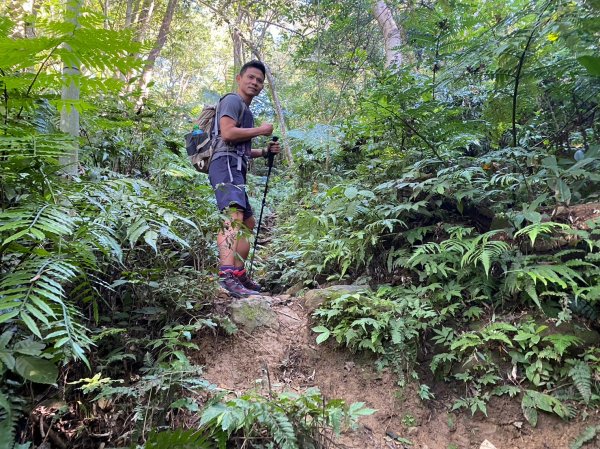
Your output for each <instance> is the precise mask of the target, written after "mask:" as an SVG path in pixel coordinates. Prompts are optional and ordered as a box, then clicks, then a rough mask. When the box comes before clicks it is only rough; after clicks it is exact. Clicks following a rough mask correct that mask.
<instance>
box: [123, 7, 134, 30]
mask: <svg viewBox="0 0 600 449" xmlns="http://www.w3.org/2000/svg"><path fill="white" fill-rule="evenodd" d="M132 21H133V0H127V8H126V9H125V28H129V27H130V26H131V22H132Z"/></svg>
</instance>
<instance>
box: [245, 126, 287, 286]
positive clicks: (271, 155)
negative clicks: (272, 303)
mask: <svg viewBox="0 0 600 449" xmlns="http://www.w3.org/2000/svg"><path fill="white" fill-rule="evenodd" d="M278 140H279V137H277V136H273V138H272V141H273V142H277V141H278ZM267 160H268V166H269V171H268V172H267V180H266V181H265V193H263V198H262V205H261V206H260V215H259V216H258V226H257V227H256V236H255V237H254V248H253V249H252V257H251V258H250V270H248V276H250V277H252V269H253V268H254V255H255V254H256V245H258V234H260V225H261V223H262V217H263V211H264V210H265V202H266V199H267V190H269V178H270V177H271V169H272V168H273V161H274V160H275V153H272V152H270V151H269V152H268V153H267Z"/></svg>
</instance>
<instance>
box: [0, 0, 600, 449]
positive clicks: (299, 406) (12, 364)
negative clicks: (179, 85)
mask: <svg viewBox="0 0 600 449" xmlns="http://www.w3.org/2000/svg"><path fill="white" fill-rule="evenodd" d="M338 3H339V2H329V1H322V2H319V4H318V5H314V4H312V3H311V4H310V5H304V6H305V7H306V8H308V10H306V11H304V10H302V9H300V8H298V11H297V12H295V13H294V14H296V16H294V14H292V12H289V14H291V15H292V16H294V17H295V19H297V21H298V23H304V24H308V23H310V24H312V25H314V23H315V20H317V19H318V21H319V23H320V24H321V22H320V21H321V20H323V23H322V25H323V26H322V31H321V32H320V33H317V34H316V35H313V34H310V35H308V34H307V36H303V38H302V39H300V38H299V37H297V36H295V35H293V36H291V37H290V36H287V37H281V42H279V41H278V40H277V39H273V41H272V42H270V45H271V46H272V47H273V49H272V52H273V56H272V58H273V60H274V61H279V60H280V59H283V58H284V57H286V58H288V59H286V61H287V62H286V63H287V66H288V70H289V71H290V72H292V71H293V73H290V74H289V79H288V80H285V81H284V80H281V83H282V86H281V95H282V99H283V101H284V103H285V102H286V101H288V104H289V109H287V110H286V111H285V113H286V117H285V119H286V122H287V126H288V127H289V128H290V130H289V132H288V135H287V139H288V141H287V143H286V145H289V147H290V148H291V154H292V155H293V160H292V161H287V162H286V161H284V160H281V161H279V162H278V166H277V167H276V168H275V170H274V179H272V181H271V182H272V183H273V184H272V185H271V187H270V191H269V203H268V208H267V209H268V210H267V215H269V217H270V223H273V226H270V229H269V230H268V231H269V239H268V240H269V243H268V244H265V245H264V246H262V245H261V246H262V247H261V248H260V252H259V253H258V254H257V261H256V264H257V272H258V273H259V275H260V276H261V277H263V278H264V280H265V283H266V285H267V286H268V287H269V289H270V290H272V291H273V292H276V293H279V292H284V291H285V290H286V289H287V288H289V287H291V286H293V285H297V286H299V287H300V288H302V289H309V288H317V287H321V286H324V285H329V284H336V283H344V284H350V283H355V284H358V285H361V286H364V290H363V292H362V293H354V294H346V295H342V296H339V297H336V298H334V299H331V300H330V301H327V302H325V303H324V304H323V305H321V307H320V308H319V309H317V310H316V311H315V312H314V314H313V320H314V327H313V330H314V331H315V338H316V340H317V342H318V343H323V342H325V341H328V340H333V341H335V342H336V343H337V344H340V345H343V346H345V347H347V348H348V349H349V350H350V351H366V352H369V353H372V354H373V355H374V360H375V363H376V365H377V367H378V368H379V369H390V370H393V372H394V373H395V374H396V375H397V378H398V387H399V388H405V387H406V386H407V385H408V384H409V383H411V382H414V383H416V384H417V385H418V388H417V390H418V394H419V396H420V398H421V399H422V400H424V401H427V400H430V399H433V398H435V395H436V391H437V390H438V389H439V388H440V385H445V384H451V385H454V386H459V390H460V391H462V392H463V393H462V394H459V395H457V397H456V398H455V400H454V402H453V403H452V404H451V406H450V408H451V410H465V411H467V412H468V413H472V414H475V413H483V414H484V415H485V414H487V407H488V404H489V401H490V400H491V399H492V398H493V397H498V396H508V397H511V398H514V400H518V401H520V404H521V407H522V411H523V414H524V416H525V418H526V419H527V421H528V422H529V423H530V424H531V425H532V426H535V425H536V423H537V421H538V418H539V414H540V412H546V413H552V414H555V415H558V416H559V417H561V418H564V419H565V420H568V419H573V418H575V417H577V418H580V419H585V418H586V416H587V415H588V414H589V413H591V412H592V411H594V410H598V407H599V406H600V333H599V331H600V318H599V317H600V221H599V219H598V217H599V216H600V120H599V119H598V117H599V113H598V105H599V104H600V55H599V54H598V48H597V43H598V38H599V36H600V4H599V3H598V1H594V0H590V1H584V0H581V1H576V2H516V3H515V4H512V3H511V4H509V5H505V4H504V3H502V5H499V3H498V2H488V3H485V4H482V5H476V4H462V3H454V2H449V3H448V2H439V4H438V3H436V4H431V5H420V6H418V5H413V6H412V7H411V8H408V9H407V10H406V11H404V12H403V14H402V17H403V19H402V24H403V27H404V30H405V35H406V38H407V42H406V43H405V47H406V48H404V50H403V51H404V52H405V56H406V58H407V61H408V62H407V63H406V64H405V65H404V66H402V67H396V68H392V69H384V68H383V64H382V59H383V55H382V51H375V50H373V48H372V47H373V43H372V42H371V41H368V42H366V41H365V42H364V48H363V47H360V45H358V44H357V46H356V48H354V49H353V50H354V51H351V49H350V50H349V49H347V48H344V46H345V45H352V44H353V43H355V41H356V42H359V43H360V42H363V38H364V36H363V37H361V35H360V34H359V35H355V33H359V32H360V30H361V29H362V28H361V27H360V26H357V24H361V23H362V22H361V21H364V20H366V19H365V14H363V13H364V11H365V8H366V6H365V3H364V2H360V1H354V2H348V3H349V6H348V10H347V11H343V10H342V9H341V7H340V5H339V4H338ZM496 3H498V4H496ZM517 3H518V4H517ZM48 8H49V11H52V8H50V7H48ZM203 11H205V10H200V11H196V13H197V14H198V15H202V14H203V13H204V12H203ZM302 14H305V15H302ZM194 17H195V16H194ZM105 19H106V15H105V14H103V13H100V12H98V11H94V10H93V8H92V7H91V6H90V8H89V9H85V10H84V13H83V14H82V15H81V17H80V20H79V22H78V24H77V26H75V25H74V24H73V23H72V22H71V21H69V20H66V19H65V18H64V17H57V15H56V14H54V15H53V13H51V12H49V13H48V15H47V16H43V15H42V14H40V17H38V18H37V19H36V20H35V21H34V22H35V27H36V30H37V34H35V35H34V36H29V37H27V38H23V37H18V36H16V34H15V33H16V30H17V28H18V27H20V26H21V25H22V24H21V23H20V22H19V21H17V20H12V19H9V18H8V17H2V18H0V91H1V92H0V96H1V98H2V104H1V106H0V118H1V122H2V123H1V124H0V186H1V189H0V379H1V383H0V448H11V449H12V448H21V449H25V448H29V447H38V446H39V445H40V444H42V442H45V441H49V442H51V444H52V445H53V447H77V448H88V447H89V448H92V447H94V448H95V447H98V445H99V444H107V445H112V446H115V447H124V446H131V447H136V445H137V446H138V447H146V448H172V447H195V448H201V447H207V448H208V447H222V448H225V447H256V448H263V447H264V448H267V447H278V448H285V449H287V448H303V449H307V448H322V447H329V446H328V445H329V444H330V441H331V439H332V437H333V436H334V435H335V434H339V433H340V432H341V431H345V430H348V429H352V428H353V427H354V426H355V425H356V423H357V420H358V419H359V417H360V416H364V415H368V414H371V413H373V412H374V410H371V409H370V408H368V407H367V406H366V405H365V404H364V403H353V404H349V403H345V402H344V401H341V400H338V399H335V398H326V397H324V396H323V395H322V394H321V392H319V391H318V390H317V389H308V390H306V391H303V392H300V393H297V394H296V393H295V394H291V393H288V394H281V395H272V396H269V397H263V396H261V395H260V394H259V393H248V394H245V395H242V396H236V395H235V394H233V392H228V391H223V390H221V389H219V388H217V387H216V386H215V385H212V384H210V383H209V382H208V381H206V380H205V379H204V378H203V368H202V366H200V365H198V364H197V363H195V362H194V358H193V357H191V355H190V354H192V353H194V352H195V351H198V350H199V346H198V343H197V342H198V340H199V339H201V338H204V337H206V336H208V335H214V334H220V335H221V336H222V337H223V338H225V337H226V336H227V335H230V334H233V333H235V332H236V331H237V329H236V326H235V324H234V323H233V322H231V321H230V319H229V318H228V316H226V315H225V314H223V313H221V312H219V311H218V310H217V308H215V307H214V298H215V296H216V294H217V283H216V264H217V258H216V248H215V244H214V236H215V234H216V233H217V232H218V230H219V229H220V226H221V223H222V221H223V220H222V219H223V217H222V216H221V215H220V214H219V212H218V211H217V210H216V206H215V202H214V199H213V193H212V189H211V188H210V185H209V183H208V180H207V179H206V176H205V175H203V174H198V173H197V172H195V171H194V170H193V169H192V168H191V165H189V163H188V161H187V158H186V157H185V155H184V148H183V139H182V135H183V134H184V133H185V132H186V131H188V129H187V128H188V127H189V123H188V121H189V118H190V117H193V116H195V115H197V113H198V112H199V105H200V104H201V103H202V102H203V101H200V100H197V99H196V100H195V101H193V102H191V103H185V104H184V103H181V104H176V103H165V101H166V100H164V98H162V96H161V95H162V93H164V92H162V91H164V89H165V88H164V86H163V85H162V84H160V83H158V84H157V86H156V87H155V88H156V92H155V95H154V96H153V95H150V97H149V98H148V99H147V100H146V101H145V103H144V107H143V108H140V107H139V104H138V100H139V89H138V90H136V89H135V88H131V85H132V84H133V81H132V79H133V80H135V79H136V78H135V77H130V78H128V77H126V76H124V75H125V74H132V73H137V72H136V71H139V70H140V67H141V66H142V64H141V60H140V58H139V54H140V53H144V52H146V53H147V52H148V49H147V48H145V47H144V46H143V45H142V43H141V40H140V39H136V38H135V37H134V36H133V35H132V33H131V32H129V31H127V30H119V29H117V27H110V26H105ZM180 19H181V18H180ZM325 19H327V20H325ZM115 20H116V19H115ZM367 22H368V23H370V21H367ZM307 26H308V25H307ZM370 26H373V25H372V24H371V25H370ZM157 28H158V27H157ZM177 32H178V33H182V32H181V30H180V29H178V30H177ZM342 37H347V39H346V40H344V39H342ZM340 41H343V42H340ZM277 45H280V46H281V47H280V48H278V47H277ZM169 51H170V53H169V54H168V57H165V61H175V60H178V59H177V58H178V57H180V55H179V53H178V52H179V51H181V49H180V48H178V47H174V48H171V49H170V50H169ZM178 55H179V56H178ZM317 55H318V58H317V57H316V56H317ZM73 60H77V61H79V62H80V63H83V65H84V66H85V69H84V70H82V71H81V73H79V74H77V75H74V76H67V77H66V78H65V77H64V76H63V72H62V70H63V65H65V64H66V65H69V64H71V63H72V61H73ZM163 62H164V61H163ZM165 64H166V62H165ZM282 65H283V64H282ZM347 67H349V68H347ZM159 69H161V70H165V69H164V67H159ZM225 72H226V70H225ZM358 75H360V76H358ZM280 77H281V78H284V77H285V75H284V74H281V75H280ZM359 78H360V79H359ZM73 80H76V83H77V84H78V86H79V87H80V89H81V93H82V98H81V99H78V100H65V99H64V98H62V97H61V93H62V92H61V90H62V88H63V86H64V85H68V84H69V83H71V82H73ZM314 80H317V81H314ZM163 81H164V80H163ZM319 82H321V84H320V85H317V84H319ZM223 84H224V83H223ZM150 87H151V88H152V86H150ZM218 89H222V85H219V86H210V87H207V88H206V90H205V92H204V93H206V94H207V96H208V97H210V98H212V96H215V95H217V96H218V93H219V91H218ZM161 90H162V91H161ZM196 94H197V95H198V97H201V95H200V93H198V92H196ZM211 95H212V96H211ZM260 99H261V102H260V104H259V107H258V109H259V110H258V111H257V112H256V115H257V117H258V120H259V121H267V120H269V121H271V120H272V119H273V118H272V117H271V116H270V114H271V109H272V104H271V103H270V100H269V99H268V98H266V96H265V97H264V98H263V97H260ZM315 106H316V108H317V109H319V110H320V112H315V111H314V109H315ZM74 110H77V111H78V112H79V113H80V114H81V123H80V133H79V135H78V136H76V137H74V136H71V135H69V134H67V133H65V132H62V131H60V129H61V128H60V124H61V113H62V114H64V113H65V111H74ZM279 131H281V130H279ZM73 153H76V154H78V157H79V159H78V162H77V167H76V175H74V176H72V175H70V176H67V175H66V174H65V172H64V169H65V158H68V157H69V156H70V155H72V154H73ZM265 174H266V170H265V169H264V168H263V167H262V165H259V164H255V166H254V167H253V168H252V172H251V175H250V181H249V184H250V186H249V189H250V193H251V196H252V198H251V201H252V203H253V205H254V209H255V210H257V209H259V208H260V204H259V201H260V196H261V194H262V190H261V189H262V186H263V185H264V177H265ZM597 433H598V434H600V429H595V428H590V429H589V431H588V433H587V434H586V435H582V436H581V438H580V441H579V442H575V443H574V444H578V445H579V446H577V447H581V446H582V445H584V444H585V443H586V442H587V441H592V440H593V439H594V438H596V434H597ZM244 444H245V446H244ZM232 445H235V446H232ZM249 445H251V446H249Z"/></svg>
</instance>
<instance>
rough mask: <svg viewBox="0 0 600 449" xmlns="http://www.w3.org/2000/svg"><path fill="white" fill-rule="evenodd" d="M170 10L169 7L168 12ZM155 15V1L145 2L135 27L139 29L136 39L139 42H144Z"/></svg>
mask: <svg viewBox="0 0 600 449" xmlns="http://www.w3.org/2000/svg"><path fill="white" fill-rule="evenodd" d="M141 1H142V0H141ZM141 1H140V2H141ZM168 8H169V7H168V6H167V11H168ZM153 13H154V0H145V1H144V2H143V5H142V9H141V11H140V14H139V16H138V17H137V18H136V21H135V26H136V28H137V32H136V39H137V40H138V41H143V40H144V39H145V37H146V31H148V26H149V25H150V19H152V14H153ZM163 22H164V19H163Z"/></svg>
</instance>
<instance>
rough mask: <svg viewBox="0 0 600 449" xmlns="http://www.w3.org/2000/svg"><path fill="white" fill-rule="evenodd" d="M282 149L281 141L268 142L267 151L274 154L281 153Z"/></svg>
mask: <svg viewBox="0 0 600 449" xmlns="http://www.w3.org/2000/svg"><path fill="white" fill-rule="evenodd" d="M280 151H281V146H280V145H279V142H273V141H271V142H269V143H268V144H267V152H269V153H273V154H279V152H280Z"/></svg>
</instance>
